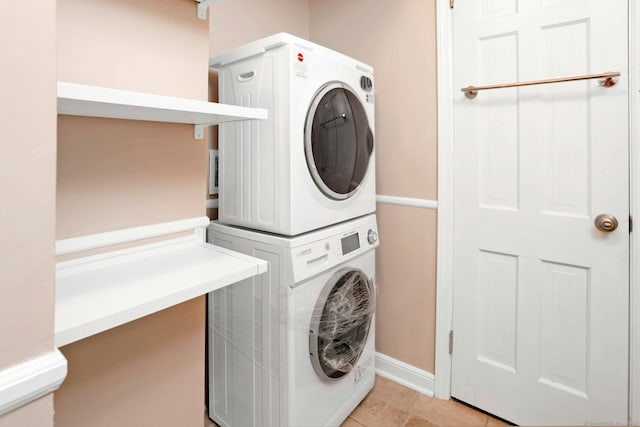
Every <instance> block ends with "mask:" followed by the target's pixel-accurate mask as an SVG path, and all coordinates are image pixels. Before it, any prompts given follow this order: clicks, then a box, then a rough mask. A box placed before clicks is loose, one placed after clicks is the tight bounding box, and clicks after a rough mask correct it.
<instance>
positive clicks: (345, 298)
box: [309, 268, 375, 380]
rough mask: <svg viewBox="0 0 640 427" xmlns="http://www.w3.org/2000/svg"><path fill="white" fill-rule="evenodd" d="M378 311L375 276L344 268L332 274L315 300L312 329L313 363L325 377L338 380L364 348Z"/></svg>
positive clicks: (310, 337)
mask: <svg viewBox="0 0 640 427" xmlns="http://www.w3.org/2000/svg"><path fill="white" fill-rule="evenodd" d="M374 311H375V291H374V286H373V282H372V280H370V279H369V278H368V277H367V276H366V275H365V274H364V272H363V271H362V270H359V269H354V268H343V269H341V270H339V271H337V272H336V273H335V274H334V275H332V276H331V278H330V279H329V281H328V282H327V284H326V285H325V287H324V288H323V290H322V292H321V293H320V296H319V297H318V301H317V302H316V305H315V308H314V312H313V317H312V318H311V325H310V326H311V327H310V333H309V353H310V355H311V364H312V365H313V368H314V370H315V371H316V373H317V374H318V375H319V376H320V378H322V379H323V380H339V379H340V378H342V377H343V376H345V375H347V374H348V373H349V372H351V370H352V369H353V368H354V367H355V365H356V363H357V362H358V359H359V358H360V355H361V354H362V351H363V350H364V347H365V344H366V342H367V338H368V336H369V330H370V329H371V321H372V318H373V313H374Z"/></svg>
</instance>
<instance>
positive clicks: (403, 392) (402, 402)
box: [371, 376, 418, 411]
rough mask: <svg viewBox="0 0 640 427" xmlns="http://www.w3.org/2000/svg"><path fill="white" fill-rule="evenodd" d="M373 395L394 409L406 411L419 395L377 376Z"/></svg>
mask: <svg viewBox="0 0 640 427" xmlns="http://www.w3.org/2000/svg"><path fill="white" fill-rule="evenodd" d="M371 394H372V395H373V396H375V397H377V398H379V399H380V400H382V401H384V402H385V403H387V404H389V405H391V406H393V407H394V408H397V409H400V410H401V411H406V410H407V409H409V406H411V404H412V403H413V401H414V399H415V398H416V397H417V396H418V393H417V392H415V391H413V390H411V389H409V388H407V387H404V386H402V385H400V384H398V383H395V382H393V381H391V380H388V379H386V378H383V377H380V376H377V377H376V383H375V385H374V387H373V390H372V391H371Z"/></svg>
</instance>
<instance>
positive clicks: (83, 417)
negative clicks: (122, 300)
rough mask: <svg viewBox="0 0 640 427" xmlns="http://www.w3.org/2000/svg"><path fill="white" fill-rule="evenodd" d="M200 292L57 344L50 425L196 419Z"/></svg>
mask: <svg viewBox="0 0 640 427" xmlns="http://www.w3.org/2000/svg"><path fill="white" fill-rule="evenodd" d="M205 324H206V322H205V303H204V298H198V299H195V300H191V301H188V302H186V303H184V304H180V305H178V306H174V307H171V308H168V309H166V310H163V311H160V312H158V313H155V314H153V315H151V316H147V317H144V318H142V319H140V320H136V321H135V322H131V323H128V324H125V325H123V326H120V327H118V328H115V329H111V330H108V331H106V332H103V333H102V334H100V335H97V336H95V337H91V338H87V339H84V340H81V341H78V342H76V343H74V344H71V345H68V346H65V347H63V348H62V351H63V352H64V355H65V356H66V357H67V360H68V361H69V377H68V378H67V379H66V380H65V383H64V385H63V387H64V390H63V391H62V392H58V393H56V394H55V409H56V416H55V421H56V426H57V427H67V426H82V427H88V426H91V427H116V426H117V427H123V426H135V427H139V426H153V427H160V426H166V427H182V426H185V427H188V426H198V427H201V426H202V419H203V413H204V363H205V362H204V334H205Z"/></svg>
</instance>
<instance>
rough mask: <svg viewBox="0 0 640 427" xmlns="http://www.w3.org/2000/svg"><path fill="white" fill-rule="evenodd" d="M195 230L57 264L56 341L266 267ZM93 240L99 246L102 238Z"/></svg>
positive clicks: (121, 321) (135, 316) (91, 332)
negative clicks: (176, 237)
mask: <svg viewBox="0 0 640 427" xmlns="http://www.w3.org/2000/svg"><path fill="white" fill-rule="evenodd" d="M133 230H135V229H133ZM197 231H198V233H196V234H195V235H194V236H193V237H192V236H189V237H183V238H178V239H172V240H168V241H164V242H161V243H154V244H150V245H144V246H138V247H135V248H130V249H124V250H119V251H112V252H108V253H105V254H100V255H94V256H89V257H84V258H80V259H76V260H72V261H65V262H59V263H57V265H56V306H55V307H56V308H55V344H56V346H57V347H60V346H63V345H66V344H69V343H72V342H74V341H78V340H81V339H83V338H86V337H89V336H91V335H94V334H97V333H100V332H103V331H106V330H108V329H111V328H114V327H116V326H119V325H122V324H124V323H127V322H130V321H132V320H136V319H139V318H141V317H143V316H146V315H149V314H151V313H155V312H157V311H160V310H163V309H165V308H167V307H170V306H173V305H176V304H180V303H182V302H185V301H187V300H190V299H192V298H195V297H198V296H200V295H204V294H206V293H208V292H211V291H214V290H216V289H220V288H222V287H224V286H227V285H230V284H232V283H235V282H238V281H241V280H244V279H247V278H249V277H253V276H256V275H258V274H262V273H264V272H265V271H266V270H267V262H266V261H264V260H260V259H257V258H253V257H250V256H247V255H243V254H240V253H236V252H233V251H230V250H228V249H224V248H220V247H218V246H213V245H210V244H208V243H205V242H203V241H202V231H203V230H197ZM115 233H120V232H115ZM104 235H105V234H104V233H103V234H102V235H96V236H104ZM114 237H115V238H117V237H118V236H116V235H114ZM80 239H85V240H86V239H87V237H82V238H80ZM70 240H72V239H70ZM63 242H64V241H63ZM80 243H82V242H80ZM96 245H101V241H98V242H97V244H96ZM64 246H68V245H64ZM72 246H77V247H80V246H81V245H72Z"/></svg>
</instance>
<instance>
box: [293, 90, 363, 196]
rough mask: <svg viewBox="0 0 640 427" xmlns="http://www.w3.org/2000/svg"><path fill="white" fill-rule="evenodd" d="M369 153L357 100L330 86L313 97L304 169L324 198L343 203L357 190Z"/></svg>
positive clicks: (308, 120)
mask: <svg viewBox="0 0 640 427" xmlns="http://www.w3.org/2000/svg"><path fill="white" fill-rule="evenodd" d="M372 152H373V133H372V131H371V128H370V127H369V120H368V119H367V114H366V112H365V110H364V107H363V106H362V103H361V102H360V99H359V98H358V96H357V95H356V94H355V93H354V92H353V91H352V90H351V89H350V88H349V87H348V86H346V85H344V84H342V83H335V82H334V83H330V84H328V85H326V86H324V87H323V88H322V89H321V90H320V91H319V92H318V93H317V94H316V96H315V98H314V100H313V102H312V103H311V107H310V109H309V114H308V115H307V122H306V125H305V154H306V157H307V165H308V166H309V171H310V172H311V176H312V177H313V179H314V181H315V183H316V185H317V186H318V188H320V190H321V191H322V192H323V193H324V194H325V195H327V196H329V197H331V198H333V199H337V200H342V199H347V198H349V197H350V196H351V195H353V193H355V191H356V190H357V189H358V187H359V185H360V183H361V182H362V180H363V179H364V177H365V175H366V173H367V168H368V166H369V157H370V156H371V153H372Z"/></svg>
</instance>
